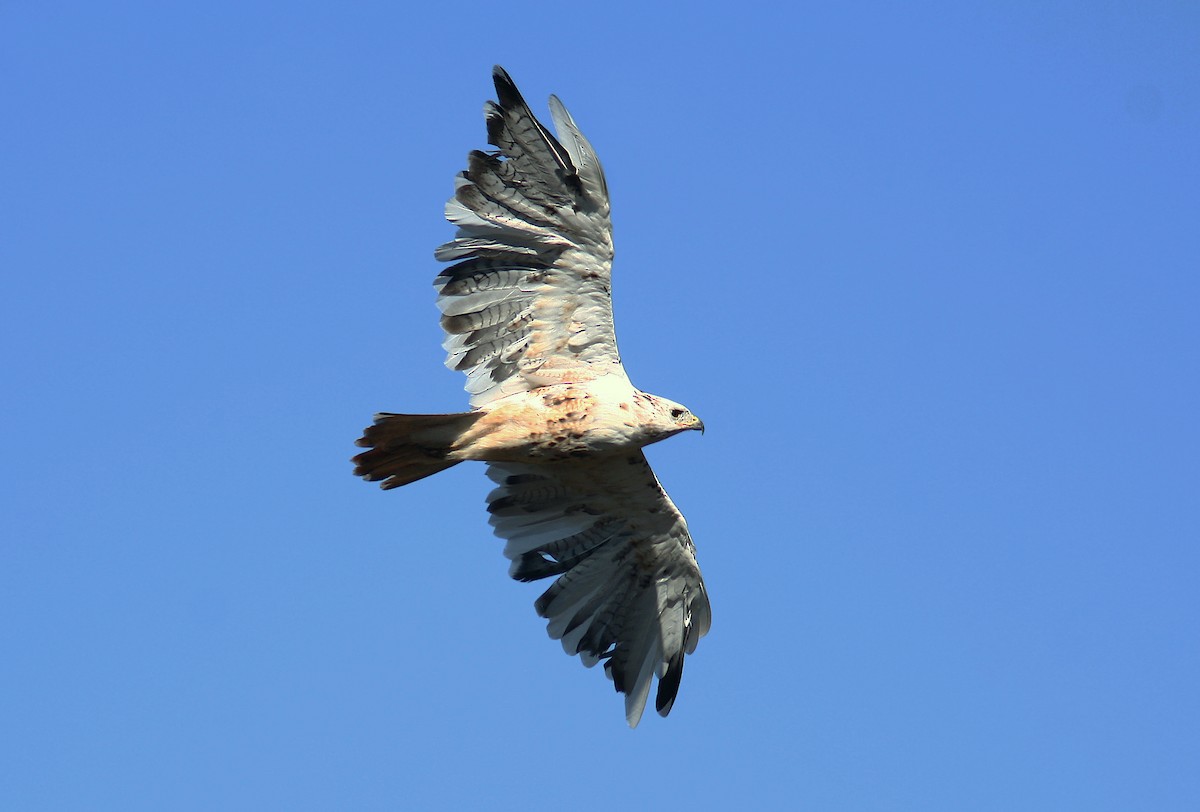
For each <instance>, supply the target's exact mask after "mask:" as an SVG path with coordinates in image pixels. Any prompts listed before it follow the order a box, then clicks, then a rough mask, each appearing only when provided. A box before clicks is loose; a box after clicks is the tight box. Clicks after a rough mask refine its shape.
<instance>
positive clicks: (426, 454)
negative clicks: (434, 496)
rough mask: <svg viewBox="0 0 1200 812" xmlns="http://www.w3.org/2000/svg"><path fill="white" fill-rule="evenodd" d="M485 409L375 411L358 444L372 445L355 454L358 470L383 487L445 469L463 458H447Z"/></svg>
mask: <svg viewBox="0 0 1200 812" xmlns="http://www.w3.org/2000/svg"><path fill="white" fill-rule="evenodd" d="M481 414H482V412H460V413H458V414H389V413H387V412H381V413H380V414H377V415H375V425H373V426H369V427H367V429H366V431H364V432H363V436H362V437H360V438H359V439H358V440H356V441H355V443H354V444H355V445H357V446H360V447H362V448H368V449H370V450H369V451H364V452H362V453H361V454H359V455H357V456H356V457H353V458H352V459H351V460H350V461H351V462H352V463H354V474H355V476H360V477H362V478H363V479H366V480H368V481H370V482H377V481H379V480H382V482H380V483H379V487H381V488H384V489H385V490H386V489H388V488H398V487H400V486H401V485H407V484H408V483H410V482H416V481H417V480H418V479H424V478H425V477H427V476H431V475H433V474H436V473H437V472H438V471H444V470H446V469H447V468H449V467H451V466H453V465H457V464H458V463H459V462H460V460H452V459H447V458H446V455H447V454H449V453H450V452H451V451H452V450H453V449H454V447H455V444H456V443H457V442H458V439H459V438H460V437H461V436H462V434H463V432H465V431H467V429H469V428H471V426H472V425H473V424H474V423H475V421H476V420H478V419H479V417H480V415H481Z"/></svg>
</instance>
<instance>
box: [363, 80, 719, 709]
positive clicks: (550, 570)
mask: <svg viewBox="0 0 1200 812" xmlns="http://www.w3.org/2000/svg"><path fill="white" fill-rule="evenodd" d="M493 78H494V80H495V84H496V97H497V101H495V102H492V101H489V102H488V103H487V104H486V106H485V108H484V113H485V115H486V118H487V132H488V142H489V143H490V144H492V145H493V146H495V147H496V148H497V151H496V152H480V151H474V152H472V153H470V155H469V156H468V159H467V169H466V170H465V171H464V172H462V173H460V174H459V176H458V177H457V178H456V179H455V191H454V197H453V198H451V199H450V201H449V202H448V203H447V204H446V217H447V219H449V220H450V222H451V223H453V224H454V225H455V226H457V227H458V230H457V232H456V233H455V236H454V239H453V240H451V241H450V242H448V243H446V244H445V245H443V246H441V247H440V248H438V249H437V251H436V253H435V256H436V257H437V258H438V259H439V260H442V261H445V262H452V263H454V264H453V265H451V266H450V267H448V268H446V269H445V270H443V271H442V272H441V273H440V274H439V275H438V276H437V278H436V279H435V280H434V285H435V286H436V287H437V290H438V299H437V304H438V308H439V309H440V310H441V312H442V327H443V329H444V330H445V331H446V340H445V342H444V343H443V346H444V347H445V349H446V352H447V358H446V365H447V366H449V367H450V368H452V369H458V370H462V371H463V372H464V373H466V376H467V384H466V389H467V391H468V392H469V393H470V395H471V401H470V403H471V411H469V412H463V413H459V414H446V415H409V414H388V413H384V414H377V415H376V416H375V423H374V425H372V426H370V427H369V428H367V429H366V431H365V432H364V434H363V436H362V438H360V439H359V440H358V442H357V444H358V445H359V446H362V447H365V448H368V449H369V450H368V451H364V452H362V453H361V454H359V455H358V456H356V457H354V460H353V462H354V463H355V469H354V473H355V474H357V475H359V476H362V477H363V478H365V479H368V480H373V481H380V484H381V486H382V487H383V488H395V487H399V486H401V485H406V484H408V483H410V482H414V481H416V480H418V479H421V478H423V477H426V476H429V475H431V474H435V473H437V472H438V471H441V470H444V469H446V468H449V467H450V466H452V465H456V464H457V463H459V462H462V461H463V460H481V461H483V462H486V463H487V464H488V476H489V477H490V478H491V479H492V481H493V482H495V483H496V487H495V488H494V489H493V490H492V492H491V493H490V494H489V495H488V512H489V513H490V514H491V524H492V527H493V529H494V531H495V533H496V535H498V536H500V537H501V538H503V539H505V540H506V542H507V543H506V545H505V548H504V554H505V555H506V556H507V557H508V558H509V559H510V560H511V561H512V564H511V566H510V568H509V572H510V574H511V575H512V577H513V578H516V579H518V580H521V581H532V580H537V579H539V578H549V577H555V580H554V582H553V583H552V584H551V585H550V588H549V589H547V590H546V592H545V593H544V594H543V595H542V596H541V597H540V598H538V600H537V601H536V603H535V604H534V607H535V609H536V610H537V612H538V614H539V615H541V616H542V617H544V618H546V619H547V620H548V621H549V623H548V630H549V632H550V636H551V637H554V638H556V639H558V640H561V641H562V645H563V648H564V649H565V650H566V651H567V653H568V654H572V655H574V654H578V655H579V656H580V658H581V659H582V660H583V662H584V664H585V665H587V666H589V667H590V666H593V665H595V664H596V663H598V662H603V663H604V670H605V673H606V674H607V675H608V676H609V678H611V679H612V681H613V683H614V685H615V686H616V689H617V690H618V691H620V692H621V693H623V694H625V717H626V720H627V721H628V722H629V724H630V725H631V726H636V725H637V723H638V720H639V719H641V716H642V711H643V709H644V708H645V705H646V701H647V699H648V697H649V693H650V688H651V683H652V679H653V677H655V676H657V677H658V690H657V694H656V697H655V708H656V709H657V710H658V712H659V713H660V714H661V715H663V716H666V715H667V713H668V712H669V711H670V710H671V706H672V705H673V703H674V701H675V696H676V694H677V692H678V690H679V680H680V676H681V675H682V673H683V660H684V655H686V654H691V653H692V652H693V651H695V649H696V644H697V643H698V642H699V640H700V638H701V637H703V636H704V634H705V633H706V632H707V631H708V628H709V623H710V619H711V614H710V610H709V604H708V595H707V593H706V592H705V589H704V581H703V579H702V578H701V577H700V569H699V566H698V565H697V563H696V553H695V547H694V546H693V545H692V539H691V536H690V535H689V534H688V530H687V523H686V522H685V521H684V519H683V516H682V515H681V514H680V513H679V511H678V510H677V509H676V507H675V505H674V504H673V503H672V502H671V500H670V498H669V497H668V496H667V494H666V492H665V491H663V489H662V486H661V485H660V484H659V482H658V479H657V477H655V475H654V472H653V471H652V470H651V469H650V465H649V463H648V462H647V461H646V457H645V455H644V454H643V453H642V447H643V446H646V445H649V444H650V443H655V442H658V441H659V440H664V439H666V438H667V437H670V436H672V435H674V434H678V433H679V432H682V431H688V430H691V429H698V430H701V431H703V429H704V424H703V423H701V422H700V420H699V419H698V418H696V417H695V416H694V415H693V414H692V413H691V412H690V411H689V410H688V409H687V408H685V407H683V406H681V405H680V404H678V403H674V402H672V401H669V400H666V399H665V398H660V397H656V396H654V395H649V394H646V393H645V392H642V391H640V390H638V389H636V388H635V387H634V386H633V384H632V383H630V381H629V378H628V376H626V374H625V369H624V367H622V366H621V358H620V355H619V354H618V352H617V341H616V335H615V333H614V330H613V315H612V297H611V293H610V285H609V281H610V274H611V269H612V257H613V247H612V226H611V223H610V221H609V204H608V187H607V184H606V183H605V180H604V170H603V169H602V168H601V166H600V162H599V160H597V158H596V153H595V152H594V151H593V149H592V146H591V144H589V143H588V140H587V139H586V138H585V137H584V136H583V133H582V132H580V131H579V128H578V127H577V126H576V124H575V121H574V120H573V119H572V118H571V115H570V114H569V113H568V112H567V110H566V108H565V107H564V106H563V105H562V102H560V101H559V100H558V99H557V98H556V97H554V96H551V97H550V115H551V118H552V120H553V122H554V126H555V129H556V130H557V137H556V136H555V135H554V134H552V133H551V132H550V131H549V130H547V129H546V128H545V127H544V126H543V125H542V124H541V122H539V121H538V120H537V118H536V117H534V115H533V113H532V112H531V111H530V109H529V106H528V105H527V104H526V103H525V100H524V99H523V98H522V97H521V94H520V93H519V92H518V91H517V88H516V85H515V84H513V81H512V79H511V78H509V76H508V74H507V73H506V72H505V71H504V69H503V68H500V67H496V68H495V69H494V71H493Z"/></svg>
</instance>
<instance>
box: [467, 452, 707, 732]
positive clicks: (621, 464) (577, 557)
mask: <svg viewBox="0 0 1200 812" xmlns="http://www.w3.org/2000/svg"><path fill="white" fill-rule="evenodd" d="M488 476H489V477H491V479H492V480H493V481H494V482H495V483H496V484H497V485H498V487H496V488H495V489H494V490H493V491H492V492H491V493H490V494H489V495H488V511H489V512H490V513H491V514H492V518H491V523H492V526H493V527H494V529H495V532H496V535H498V536H500V537H501V538H504V539H507V541H508V544H507V545H505V548H504V554H505V555H506V556H508V557H509V558H510V559H512V566H511V567H510V569H509V573H510V574H511V575H512V576H513V577H514V578H516V579H518V580H521V581H532V580H536V579H538V578H545V577H547V576H551V575H557V576H559V577H558V580H556V581H555V582H554V583H553V584H552V585H551V586H550V588H549V589H547V590H546V592H545V593H544V594H543V595H542V596H541V597H540V598H538V600H537V602H536V603H535V604H534V607H535V608H536V609H537V612H538V614H539V615H541V616H542V617H544V618H547V619H548V620H549V621H550V623H549V632H550V636H551V637H553V638H556V639H561V640H562V644H563V648H564V649H566V651H567V653H568V654H579V655H580V656H581V657H582V659H583V663H584V665H586V666H588V667H589V668H590V667H591V666H593V665H595V664H596V663H597V662H599V661H600V660H601V659H603V660H604V670H605V672H606V673H607V674H608V676H609V678H610V679H612V681H613V683H614V684H615V685H616V688H617V690H618V691H620V692H622V693H624V694H625V718H626V719H627V721H628V722H629V724H630V725H631V726H636V725H637V723H638V720H639V719H641V716H642V709H643V708H644V707H645V705H646V697H647V695H648V694H649V691H650V678H651V676H652V675H657V676H658V695H657V697H656V701H655V707H656V708H657V709H658V712H659V713H660V714H661V715H663V716H666V715H667V713H668V712H670V710H671V705H672V704H673V703H674V701H675V695H676V693H677V692H678V690H679V679H680V677H681V676H682V675H683V658H684V655H685V654H691V653H692V652H693V651H695V650H696V644H697V643H698V642H699V641H700V638H701V637H703V636H704V635H705V634H706V633H707V632H708V628H709V624H710V621H711V613H710V609H709V604H708V595H707V593H706V592H705V590H704V581H703V580H702V579H701V577H700V567H699V566H698V565H697V563H696V553H695V548H694V547H693V545H692V539H691V536H689V535H688V530H687V524H686V522H684V520H683V516H681V515H680V513H679V511H678V510H676V508H675V505H674V504H672V502H671V500H670V498H669V497H668V496H667V495H666V493H665V492H664V491H663V489H662V486H660V485H659V483H658V479H657V478H656V477H655V476H654V472H653V471H651V470H650V464H649V463H648V462H647V461H646V457H645V455H644V454H642V452H641V451H633V452H631V453H630V454H629V455H627V456H618V457H609V458H598V459H587V458H584V459H579V460H571V461H569V462H564V463H550V464H543V465H528V464H523V463H491V464H489V467H488Z"/></svg>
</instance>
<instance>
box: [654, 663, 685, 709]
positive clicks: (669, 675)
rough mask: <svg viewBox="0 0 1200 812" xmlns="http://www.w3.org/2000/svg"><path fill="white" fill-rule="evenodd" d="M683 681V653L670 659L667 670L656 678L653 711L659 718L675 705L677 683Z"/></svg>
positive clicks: (677, 691) (677, 693)
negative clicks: (656, 712) (656, 689)
mask: <svg viewBox="0 0 1200 812" xmlns="http://www.w3.org/2000/svg"><path fill="white" fill-rule="evenodd" d="M682 679H683V652H682V651H680V652H679V653H678V654H677V655H675V656H674V657H672V658H671V661H670V663H668V665H667V670H666V671H665V672H664V673H663V675H662V676H661V677H659V678H658V693H657V695H655V697H654V709H655V710H656V711H658V714H659V716H666V715H667V714H668V713H670V712H671V708H672V707H673V706H674V705H675V697H676V696H678V695H679V682H680V680H682Z"/></svg>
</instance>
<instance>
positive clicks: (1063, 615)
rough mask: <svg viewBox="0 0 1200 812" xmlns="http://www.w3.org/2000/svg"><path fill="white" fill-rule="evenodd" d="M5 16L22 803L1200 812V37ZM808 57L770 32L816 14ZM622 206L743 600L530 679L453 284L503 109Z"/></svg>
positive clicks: (1093, 27)
mask: <svg viewBox="0 0 1200 812" xmlns="http://www.w3.org/2000/svg"><path fill="white" fill-rule="evenodd" d="M167 5H170V6H172V7H171V8H167V7H166V6H164V4H160V3H143V2H127V3H107V4H100V3H59V4H53V3H51V4H45V3H37V4H32V3H5V4H4V5H3V6H2V7H0V110H2V116H3V125H0V268H2V269H3V274H2V276H0V334H2V337H3V346H4V348H5V349H4V352H3V356H2V361H0V363H2V364H3V370H2V374H3V380H4V382H5V391H6V394H5V396H4V397H3V399H2V405H0V426H2V429H0V431H2V449H3V482H2V483H0V484H2V491H0V492H2V494H3V496H2V497H0V499H2V500H3V503H4V507H3V510H2V511H0V652H2V654H0V763H3V764H4V768H3V770H2V771H0V806H3V807H4V808H5V809H22V810H33V809H84V808H87V809H114V810H140V809H147V810H151V809H152V810H162V809H187V810H191V809H196V810H212V809H246V810H261V809H355V810H368V809H398V808H405V807H407V808H436V807H439V806H446V807H458V808H463V809H467V808H476V809H483V808H497V809H503V808H513V809H517V808H519V809H550V808H574V809H583V810H590V809H612V808H614V807H619V808H630V809H636V808H658V809H664V808H690V809H702V808H719V807H724V808H730V809H732V808H740V809H772V808H788V809H811V810H822V811H825V810H912V809H920V810H963V809H970V810H1018V809H1019V810H1066V809H1079V810H1089V812H1094V811H1095V810H1126V809H1154V810H1185V809H1186V810H1193V809H1198V808H1200V769H1197V765H1200V690H1198V686H1200V548H1198V542H1200V501H1198V498H1200V462H1198V460H1200V430H1198V426H1197V423H1198V421H1197V416H1198V415H1200V240H1198V233H1200V11H1198V9H1197V6H1196V5H1195V4H1194V3H1189V2H1136V3H1135V2H1110V3H1085V2H1037V3H1003V4H1000V3H997V4H989V5H990V6H991V8H990V9H979V8H976V9H973V10H968V6H973V5H977V4H964V3H950V2H947V3H910V4H836V6H837V8H836V9H830V8H828V6H829V5H831V4H825V3H820V4H807V5H797V6H789V5H788V4H784V3H769V4H768V3H759V2H749V3H736V4H732V5H730V4H720V5H709V6H706V5H694V4H693V5H687V6H684V5H676V6H668V5H665V4H664V5H656V4H636V5H635V4H629V5H623V4H621V3H617V4H608V5H604V4H597V3H590V4H588V3H583V4H534V3H528V2H513V3H488V4H482V3H475V2H456V3H443V4H434V3H430V4H407V6H408V10H407V11H401V10H399V9H400V7H401V5H402V4H399V3H378V4H354V3H351V4H332V3H331V4H325V5H322V4H315V3H305V4H291V3H288V4H284V3H278V4H246V3H206V4H202V5H195V6H193V7H189V8H187V9H180V8H177V7H174V6H175V5H176V4H167ZM785 6H787V8H785ZM494 63H500V64H503V65H504V66H506V67H507V68H508V69H509V71H510V72H511V73H512V75H513V77H514V78H515V79H516V81H517V82H518V84H519V85H520V86H521V88H522V89H523V90H524V91H525V93H526V95H527V96H528V98H529V99H530V101H531V103H533V104H534V106H535V109H536V110H537V111H539V112H540V113H544V111H545V104H544V102H545V97H546V96H547V95H548V94H549V93H551V92H554V93H557V94H559V95H560V96H561V97H562V98H563V99H564V101H565V102H566V103H567V105H568V106H569V107H570V109H571V111H572V113H573V114H574V116H575V118H576V120H577V121H578V122H579V123H580V125H581V126H582V127H583V129H584V131H585V132H586V133H587V134H588V136H589V137H590V138H591V140H592V142H593V143H594V144H595V146H596V148H597V150H598V151H599V154H600V156H601V158H602V160H603V161H604V163H605V167H606V169H607V171H608V180H609V184H610V187H611V189H612V194H613V206H614V221H615V228H616V242H617V260H616V268H615V275H614V282H615V297H616V312H617V325H618V331H619V335H620V338H621V342H622V350H623V354H624V356H625V358H626V363H627V367H628V368H629V371H630V374H631V376H632V378H633V380H634V382H635V383H636V384H638V385H639V386H641V387H643V388H644V389H646V390H648V391H651V392H655V393H657V394H661V395H663V396H666V397H669V398H672V399H674V400H678V401H681V402H683V403H686V404H687V405H688V406H690V407H691V408H692V409H693V410H694V411H695V412H696V413H697V414H699V415H700V416H701V417H702V418H703V419H704V421H705V423H706V424H707V426H708V432H707V434H706V435H705V436H704V437H700V436H699V435H687V436H682V437H679V438H676V439H674V440H672V441H670V442H667V443H664V444H662V445H660V446H656V447H654V448H652V449H651V450H650V457H651V462H652V463H653V464H654V466H655V468H656V470H657V471H658V473H659V476H660V477H661V479H662V480H663V482H664V484H665V485H666V487H667V489H668V490H669V492H670V493H671V495H672V497H673V498H674V499H675V501H676V502H677V503H678V504H679V505H680V507H681V508H682V510H683V511H684V513H685V514H686V515H687V517H688V520H689V522H690V525H691V528H692V532H693V534H694V536H695V539H696V543H697V546H698V550H699V555H700V562H701V565H702V567H703V569H704V573H705V576H706V580H707V583H708V587H709V590H710V593H711V597H712V604H713V612H714V619H713V628H712V632H711V633H710V634H709V636H708V637H706V638H705V639H704V640H703V641H702V642H701V645H700V648H699V651H698V652H697V654H696V656H694V657H692V658H690V659H689V661H688V668H687V672H686V674H685V675H684V679H683V685H682V690H681V692H680V697H679V701H678V702H677V703H676V705H675V709H674V712H673V713H672V715H671V717H670V718H668V719H666V720H663V719H659V718H658V717H657V716H653V715H649V716H647V717H646V718H645V719H644V720H643V722H642V724H641V726H640V727H639V728H638V729H637V730H635V731H631V730H629V729H628V728H627V727H626V725H625V722H624V719H623V712H622V704H621V701H620V698H619V697H618V696H617V695H616V694H615V693H613V691H612V688H611V686H610V684H609V683H608V682H607V681H606V680H605V679H604V677H603V675H602V674H601V673H600V672H599V671H595V670H593V671H587V670H585V669H584V668H583V667H582V666H581V665H580V664H579V662H578V661H577V660H573V659H570V658H568V657H566V656H565V655H563V653H562V652H561V650H560V648H559V647H558V645H557V644H556V643H554V642H552V641H551V640H549V639H548V638H547V636H546V633H545V630H544V625H543V623H542V622H541V621H540V620H539V619H538V618H537V617H535V615H534V612H533V608H532V602H533V600H534V598H535V597H536V596H537V595H538V594H540V592H541V588H542V586H543V585H540V584H539V585H530V584H518V583H515V582H513V581H510V580H509V579H508V577H507V575H506V569H507V562H506V561H505V559H504V558H503V556H502V555H501V548H502V543H501V542H500V541H499V540H497V539H495V538H494V537H492V535H491V533H490V529H489V527H488V525H487V521H486V514H485V512H484V507H483V497H484V495H485V494H486V493H487V491H488V490H489V483H488V481H487V480H486V478H485V476H484V473H483V470H482V467H480V466H472V465H463V466H459V467H458V468H456V469H454V470H452V471H449V472H447V473H445V474H442V475H439V476H438V477H436V478H434V479H431V480H428V481H425V482H421V483H418V484H416V485H413V486H411V487H409V488H405V489H402V490H400V491H394V492H389V493H383V492H380V491H379V490H378V489H377V488H375V487H374V486H371V485H368V484H365V483H363V482H361V481H359V480H356V479H354V478H353V477H352V476H351V474H350V468H351V466H350V464H349V463H348V462H347V459H348V457H349V456H350V455H351V454H353V453H354V451H355V449H354V448H353V445H352V443H353V440H354V439H355V438H356V437H357V436H358V433H359V431H360V429H361V428H362V427H363V426H364V425H366V424H367V422H368V421H369V418H370V415H371V414H372V412H374V411H376V410H393V411H431V412H432V411H455V410H459V409H461V408H463V407H464V405H465V403H466V395H465V393H463V392H462V388H461V387H462V379H461V377H460V376H459V375H457V374H455V373H452V372H450V371H448V370H446V369H445V368H443V366H442V357H443V355H442V352H441V349H440V346H439V344H440V341H441V338H442V336H441V332H440V330H439V328H438V325H437V313H436V310H435V308H434V305H433V289H432V287H431V285H430V282H431V280H432V278H433V276H434V274H435V273H436V271H437V269H438V266H437V263H435V262H434V260H433V258H432V250H433V248H434V246H436V245H437V244H438V243H440V242H443V241H444V240H446V239H447V238H448V236H449V235H450V233H451V228H450V227H449V226H448V225H447V224H446V223H445V222H444V221H443V220H442V206H443V203H444V201H445V198H446V197H447V196H448V194H449V193H450V190H451V186H452V183H451V179H452V176H453V175H454V173H455V172H457V171H458V170H459V169H460V168H461V167H462V166H463V165H464V159H465V156H466V154H467V151H468V150H470V149H472V148H480V147H483V146H484V145H485V139H484V126H483V119H482V115H481V107H482V104H483V102H484V100H485V99H486V98H489V97H490V96H491V93H492V88H491V83H490V79H489V71H490V69H491V66H492V65H493V64H494Z"/></svg>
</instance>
